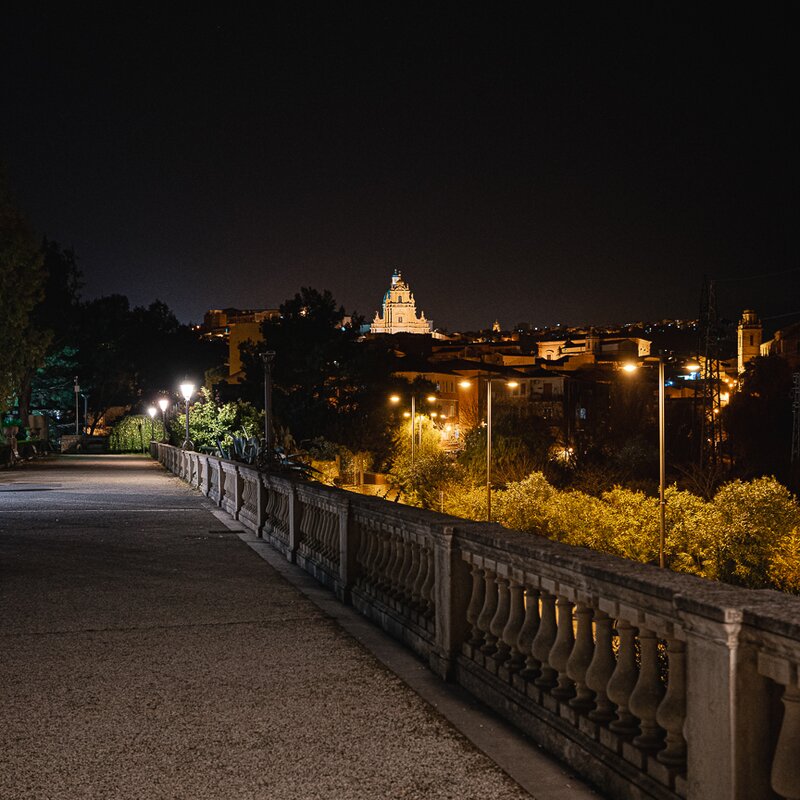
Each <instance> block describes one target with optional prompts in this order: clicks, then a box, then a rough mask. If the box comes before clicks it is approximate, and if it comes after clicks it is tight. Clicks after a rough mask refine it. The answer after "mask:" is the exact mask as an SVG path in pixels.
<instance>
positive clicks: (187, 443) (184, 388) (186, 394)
mask: <svg viewBox="0 0 800 800" xmlns="http://www.w3.org/2000/svg"><path fill="white" fill-rule="evenodd" d="M181 394H182V395H183V398H184V400H186V438H185V439H184V440H183V445H181V446H182V447H183V449H184V450H194V444H192V440H191V439H190V438H189V400H191V398H192V395H193V394H194V384H193V383H189V382H188V381H187V382H186V383H182V384H181Z"/></svg>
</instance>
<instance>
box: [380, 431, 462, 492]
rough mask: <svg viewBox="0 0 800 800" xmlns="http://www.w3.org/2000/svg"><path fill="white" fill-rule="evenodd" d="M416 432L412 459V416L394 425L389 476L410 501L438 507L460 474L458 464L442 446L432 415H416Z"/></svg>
mask: <svg viewBox="0 0 800 800" xmlns="http://www.w3.org/2000/svg"><path fill="white" fill-rule="evenodd" d="M416 435H417V437H418V438H417V440H416V441H415V445H414V460H413V463H412V460H411V420H408V422H406V423H405V424H402V425H400V426H398V427H397V428H396V429H395V432H394V436H393V441H394V448H393V451H392V457H391V468H390V479H391V482H392V484H393V485H394V486H396V487H397V488H398V489H400V491H401V492H402V494H403V495H405V499H406V502H408V503H410V504H411V505H415V506H422V508H439V507H440V503H441V493H442V492H443V491H444V489H445V487H447V486H448V485H449V484H451V483H452V482H453V481H454V480H455V479H456V477H457V469H456V465H455V463H454V462H453V460H452V458H451V457H450V455H448V454H447V453H446V452H445V451H444V450H442V445H441V442H442V437H441V434H440V432H439V431H438V430H437V429H436V428H435V427H434V425H433V422H432V421H431V420H430V419H428V418H427V417H422V416H421V417H419V418H418V419H417V431H416Z"/></svg>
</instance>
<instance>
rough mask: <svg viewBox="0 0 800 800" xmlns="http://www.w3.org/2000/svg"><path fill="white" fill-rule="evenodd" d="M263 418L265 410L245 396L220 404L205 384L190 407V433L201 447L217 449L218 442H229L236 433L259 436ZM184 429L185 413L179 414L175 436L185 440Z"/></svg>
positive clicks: (192, 438)
mask: <svg viewBox="0 0 800 800" xmlns="http://www.w3.org/2000/svg"><path fill="white" fill-rule="evenodd" d="M263 419H264V415H263V413H262V412H261V411H259V410H258V409H256V408H254V407H253V406H252V405H251V404H250V403H248V402H246V401H244V400H236V401H234V402H231V403H224V404H222V405H218V404H217V403H216V402H215V401H214V399H213V398H212V397H211V392H209V390H208V389H206V388H205V387H204V388H203V389H201V390H200V398H199V400H198V401H197V402H195V403H194V404H192V405H191V406H190V407H189V437H190V438H191V440H192V442H193V443H194V446H195V447H196V448H197V449H198V450H200V449H204V450H216V448H217V443H218V442H219V443H220V444H222V445H223V447H227V446H229V445H230V444H231V441H232V437H233V436H245V437H251V436H256V437H257V436H258V435H259V434H260V433H261V431H262V430H263V425H264V422H263ZM185 430H186V414H178V416H177V420H176V424H175V425H174V427H173V435H174V437H175V438H176V439H180V440H181V441H182V440H183V437H184V435H185V434H184V431H185ZM177 443H178V442H176V444H177Z"/></svg>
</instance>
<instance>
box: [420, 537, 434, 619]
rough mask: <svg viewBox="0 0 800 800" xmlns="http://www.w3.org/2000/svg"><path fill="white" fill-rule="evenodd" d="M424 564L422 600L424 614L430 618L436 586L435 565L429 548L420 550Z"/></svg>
mask: <svg viewBox="0 0 800 800" xmlns="http://www.w3.org/2000/svg"><path fill="white" fill-rule="evenodd" d="M422 552H423V557H424V559H425V564H426V567H427V569H426V572H425V582H424V583H423V584H422V599H423V601H424V602H425V614H426V615H428V616H430V615H431V614H432V613H433V609H434V586H435V584H436V564H435V563H434V560H433V550H432V549H431V548H430V547H423V548H422Z"/></svg>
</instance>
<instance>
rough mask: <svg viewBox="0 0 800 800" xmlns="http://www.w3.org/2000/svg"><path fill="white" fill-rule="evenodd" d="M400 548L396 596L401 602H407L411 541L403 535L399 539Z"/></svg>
mask: <svg viewBox="0 0 800 800" xmlns="http://www.w3.org/2000/svg"><path fill="white" fill-rule="evenodd" d="M400 549H401V552H402V558H401V559H400V567H399V569H398V571H397V586H398V598H399V599H400V601H401V602H402V603H408V601H409V599H410V598H409V592H408V571H409V570H410V569H411V561H412V554H411V543H410V542H409V541H408V540H407V539H406V538H405V537H402V538H401V540H400Z"/></svg>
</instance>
